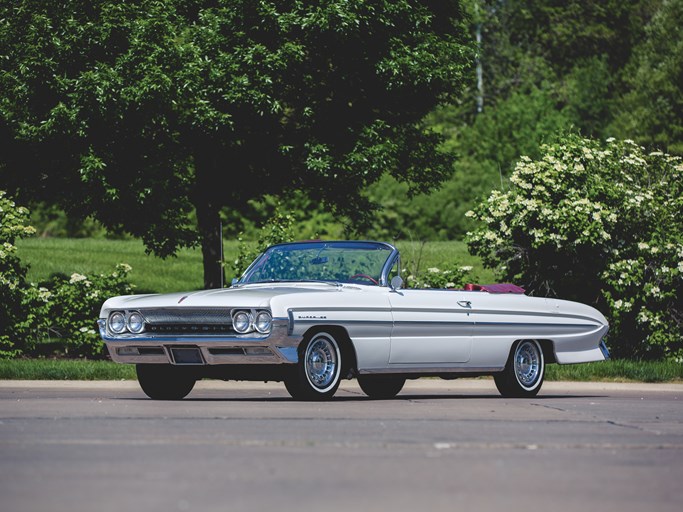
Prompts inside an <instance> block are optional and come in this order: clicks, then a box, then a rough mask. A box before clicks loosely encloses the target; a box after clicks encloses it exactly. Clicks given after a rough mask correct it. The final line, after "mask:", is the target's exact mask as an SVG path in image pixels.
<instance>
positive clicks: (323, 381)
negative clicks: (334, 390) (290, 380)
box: [304, 335, 339, 392]
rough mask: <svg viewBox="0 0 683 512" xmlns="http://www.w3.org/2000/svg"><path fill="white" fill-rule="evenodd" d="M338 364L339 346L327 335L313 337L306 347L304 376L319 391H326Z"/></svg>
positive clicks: (336, 371) (330, 385) (335, 375)
mask: <svg viewBox="0 0 683 512" xmlns="http://www.w3.org/2000/svg"><path fill="white" fill-rule="evenodd" d="M338 364H339V348H338V347H337V344H336V342H335V341H334V339H332V338H330V337H328V336H327V335H319V336H318V337H315V338H313V340H311V342H310V343H309V345H308V348H307V349H306V354H305V359H304V365H305V367H304V369H305V372H306V378H307V379H308V382H310V383H311V385H312V386H313V387H314V388H315V389H316V390H318V391H320V392H325V391H327V390H328V389H329V388H330V387H332V386H333V385H334V384H335V382H336V380H337V375H338V373H339V371H338Z"/></svg>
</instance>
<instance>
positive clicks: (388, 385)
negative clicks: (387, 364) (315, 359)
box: [358, 375, 406, 400]
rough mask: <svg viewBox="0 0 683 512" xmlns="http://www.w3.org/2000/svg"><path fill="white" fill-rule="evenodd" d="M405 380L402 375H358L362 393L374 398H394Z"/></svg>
mask: <svg viewBox="0 0 683 512" xmlns="http://www.w3.org/2000/svg"><path fill="white" fill-rule="evenodd" d="M405 383H406V380H405V379H404V378H403V377H384V376H375V375H372V376H368V375H361V376H359V377H358V385H359V386H360V388H361V389H362V390H363V393H365V394H366V395H368V396H369V397H370V398H374V399H375V400H386V399H388V398H394V397H395V396H396V395H398V393H399V392H400V391H401V390H402V389H403V385H404V384H405Z"/></svg>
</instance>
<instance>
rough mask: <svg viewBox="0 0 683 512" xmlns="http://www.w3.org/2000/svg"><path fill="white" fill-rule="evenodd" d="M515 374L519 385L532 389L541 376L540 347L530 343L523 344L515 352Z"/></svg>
mask: <svg viewBox="0 0 683 512" xmlns="http://www.w3.org/2000/svg"><path fill="white" fill-rule="evenodd" d="M515 373H516V374H517V380H518V381H519V383H520V384H521V385H522V386H524V387H526V388H530V387H533V385H534V384H535V383H536V381H537V380H538V379H539V377H540V374H541V354H540V353H539V351H538V347H537V346H536V345H535V344H533V343H531V342H528V341H525V342H524V343H521V344H520V345H519V347H517V350H516V352H515Z"/></svg>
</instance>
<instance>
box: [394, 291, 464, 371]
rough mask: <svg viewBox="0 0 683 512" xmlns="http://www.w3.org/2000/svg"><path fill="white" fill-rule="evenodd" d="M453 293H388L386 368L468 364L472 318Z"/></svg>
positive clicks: (459, 295) (462, 300)
mask: <svg viewBox="0 0 683 512" xmlns="http://www.w3.org/2000/svg"><path fill="white" fill-rule="evenodd" d="M462 295H463V293H462V292H459V291H457V290H433V289H431V290H430V289H427V290H416V289H400V290H396V291H395V292H392V293H390V297H389V301H390V304H391V313H392V318H393V328H392V331H391V348H390V356H389V364H390V365H418V364H419V365H429V366H431V365H437V364H439V365H448V364H456V363H465V362H467V361H469V359H470V354H471V351H472V330H473V324H474V317H473V315H472V311H471V304H470V303H469V302H468V300H466V299H463V297H462Z"/></svg>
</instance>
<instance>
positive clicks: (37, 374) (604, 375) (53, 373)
mask: <svg viewBox="0 0 683 512" xmlns="http://www.w3.org/2000/svg"><path fill="white" fill-rule="evenodd" d="M135 378H136V377H135V367H134V366H133V365H131V364H118V363H113V362H111V361H87V360H73V359H72V360H69V359H16V360H9V361H3V360H0V380H122V379H123V380H129V379H135ZM546 380H549V381H562V380H569V381H597V382H683V365H680V364H677V363H673V362H661V363H660V362H635V361H622V360H618V361H604V362H601V363H588V364H576V365H557V364H551V365H548V366H547V373H546Z"/></svg>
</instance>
